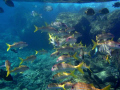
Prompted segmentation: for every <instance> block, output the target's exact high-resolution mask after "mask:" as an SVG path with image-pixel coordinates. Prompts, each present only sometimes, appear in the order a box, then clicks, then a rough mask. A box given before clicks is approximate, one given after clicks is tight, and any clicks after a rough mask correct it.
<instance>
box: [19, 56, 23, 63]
mask: <svg viewBox="0 0 120 90" xmlns="http://www.w3.org/2000/svg"><path fill="white" fill-rule="evenodd" d="M19 59H20V60H21V62H20V65H21V64H22V63H23V59H22V58H20V57H19Z"/></svg>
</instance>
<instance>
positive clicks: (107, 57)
mask: <svg viewBox="0 0 120 90" xmlns="http://www.w3.org/2000/svg"><path fill="white" fill-rule="evenodd" d="M106 61H107V62H108V63H109V64H110V61H109V56H108V55H107V56H106Z"/></svg>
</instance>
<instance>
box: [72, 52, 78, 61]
mask: <svg viewBox="0 0 120 90" xmlns="http://www.w3.org/2000/svg"><path fill="white" fill-rule="evenodd" d="M76 55H77V52H75V54H74V55H73V58H74V59H76V60H78V58H77V57H76Z"/></svg>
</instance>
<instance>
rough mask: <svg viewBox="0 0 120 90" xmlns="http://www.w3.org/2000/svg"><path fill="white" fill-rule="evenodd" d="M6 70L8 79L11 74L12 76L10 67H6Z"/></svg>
mask: <svg viewBox="0 0 120 90" xmlns="http://www.w3.org/2000/svg"><path fill="white" fill-rule="evenodd" d="M6 70H7V75H6V77H8V76H9V74H10V68H9V66H6Z"/></svg>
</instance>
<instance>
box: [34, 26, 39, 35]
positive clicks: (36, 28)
mask: <svg viewBox="0 0 120 90" xmlns="http://www.w3.org/2000/svg"><path fill="white" fill-rule="evenodd" d="M34 27H35V30H34V33H35V32H37V31H38V27H37V26H35V25H34Z"/></svg>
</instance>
